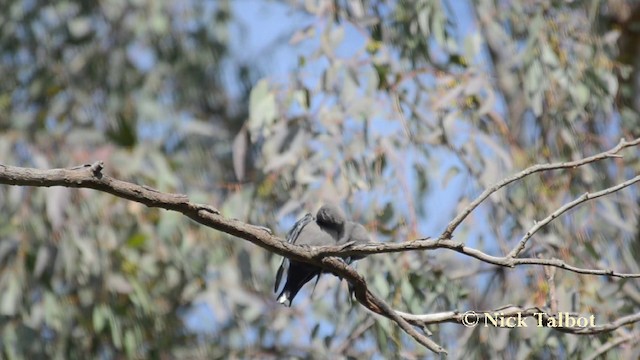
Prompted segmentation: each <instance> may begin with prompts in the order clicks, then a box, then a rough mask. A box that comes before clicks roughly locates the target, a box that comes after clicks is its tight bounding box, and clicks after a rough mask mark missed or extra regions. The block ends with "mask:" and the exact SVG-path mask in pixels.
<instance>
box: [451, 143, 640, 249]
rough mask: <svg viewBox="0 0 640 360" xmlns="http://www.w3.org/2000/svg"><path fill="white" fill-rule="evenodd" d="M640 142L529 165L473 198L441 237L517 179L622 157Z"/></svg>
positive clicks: (452, 230)
mask: <svg viewBox="0 0 640 360" xmlns="http://www.w3.org/2000/svg"><path fill="white" fill-rule="evenodd" d="M638 144H640V138H638V139H635V140H633V141H626V140H624V139H622V140H620V142H619V143H618V145H616V146H615V147H614V148H612V149H611V150H608V151H605V152H602V153H599V154H596V155H593V156H590V157H587V158H584V159H580V160H575V161H568V162H561V163H552V164H538V165H533V166H531V167H528V168H526V169H524V170H523V171H521V172H519V173H517V174H515V175H512V176H510V177H508V178H506V179H503V180H501V181H499V182H498V183H497V184H495V185H493V186H492V187H490V188H488V189H486V190H485V191H483V192H482V194H480V195H479V196H478V197H477V198H476V199H475V200H473V201H472V202H471V203H470V204H469V205H468V206H467V207H466V208H464V209H463V210H462V211H461V212H460V213H458V215H457V216H456V217H455V218H454V219H453V220H451V222H449V224H448V225H447V228H446V230H445V231H444V232H443V233H442V235H440V238H441V239H450V238H451V235H453V232H454V231H455V230H456V228H457V227H458V226H459V225H460V224H461V223H462V222H463V221H464V219H466V218H467V216H469V214H470V213H471V212H472V211H473V210H474V209H475V208H477V207H478V206H479V205H480V204H481V203H482V202H483V201H484V200H485V199H486V198H488V197H489V196H490V195H491V194H493V193H494V192H496V191H498V190H500V189H502V188H503V187H505V186H507V185H509V184H511V183H512V182H514V181H516V180H520V179H522V178H524V177H526V176H529V175H531V174H534V173H537V172H540V171H547V170H558V169H568V168H576V167H578V166H582V165H585V164H589V163H592V162H595V161H598V160H603V159H607V158H613V157H620V156H619V155H617V153H618V152H620V150H622V149H624V148H627V147H630V146H635V145H638Z"/></svg>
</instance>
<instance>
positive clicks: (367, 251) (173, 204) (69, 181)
mask: <svg viewBox="0 0 640 360" xmlns="http://www.w3.org/2000/svg"><path fill="white" fill-rule="evenodd" d="M638 144H640V138H638V139H635V140H633V141H629V142H628V141H625V140H624V139H623V140H621V141H620V143H619V144H618V145H617V146H616V147H614V148H612V149H611V150H608V151H605V152H602V153H600V154H596V155H593V156H591V157H587V158H584V159H580V160H576V161H571V162H563V163H553V164H539V165H534V166H532V167H529V168H527V169H525V170H523V171H521V172H519V173H517V174H515V175H513V176H511V177H508V178H506V179H504V180H502V181H500V182H498V183H497V184H495V185H494V186H492V187H490V188H488V189H487V190H485V191H484V192H483V193H482V194H480V196H478V197H477V198H476V199H475V200H474V201H473V202H471V203H470V204H469V205H468V206H467V207H466V208H465V209H464V210H462V211H461V212H460V213H459V214H458V216H456V217H455V218H454V219H453V220H452V221H451V222H450V223H449V224H448V226H447V228H446V230H445V231H444V232H443V233H442V235H440V237H438V238H437V239H429V238H425V239H419V240H415V241H406V242H401V243H387V244H367V245H358V246H354V245H348V246H334V247H323V248H305V247H301V246H297V245H293V244H289V243H287V242H286V241H283V240H282V239H280V238H278V237H276V236H273V235H272V234H271V232H270V231H269V229H266V228H263V227H260V226H255V225H251V224H247V223H244V222H241V221H239V220H235V219H229V218H226V217H224V216H223V215H222V214H221V213H220V212H219V211H218V210H217V209H216V208H214V207H211V206H209V205H204V204H197V203H193V202H191V201H189V198H188V197H187V196H186V195H181V194H168V193H162V192H160V191H158V190H155V189H153V188H150V187H147V186H141V185H137V184H133V183H129V182H125V181H122V180H118V179H115V178H112V177H110V176H107V175H105V174H103V172H102V170H103V168H104V164H103V163H102V162H101V161H98V162H95V163H93V164H91V165H83V166H78V167H74V168H70V169H51V170H40V169H30V168H21V167H14V166H8V165H2V164H0V183H2V184H7V185H18V186H37V187H51V186H64V187H72V188H90V189H95V190H99V191H103V192H106V193H109V194H112V195H115V196H117V197H121V198H123V199H127V200H131V201H135V202H139V203H142V204H144V205H146V206H148V207H156V208H163V209H166V210H172V211H177V212H180V213H182V214H184V215H185V216H187V217H189V218H191V219H192V220H194V221H196V222H198V223H200V224H202V225H205V226H207V227H210V228H213V229H216V230H219V231H222V232H224V233H227V234H230V235H233V236H236V237H239V238H241V239H244V240H247V241H249V242H251V243H253V244H255V245H257V246H260V247H261V248H264V249H266V250H268V251H270V252H273V253H276V254H278V255H282V256H286V257H288V258H290V259H293V260H297V261H301V262H306V263H310V264H314V265H317V266H321V267H323V268H324V269H326V270H328V271H330V272H332V273H334V274H336V275H338V276H340V277H342V278H345V279H347V281H349V282H350V283H351V284H352V285H353V286H354V290H355V291H354V294H355V297H356V299H357V300H358V302H359V303H360V304H362V305H363V306H364V307H366V308H367V309H369V310H371V311H373V312H374V313H376V314H379V315H382V316H384V317H387V318H389V319H391V320H392V321H394V322H396V323H397V324H398V326H399V327H400V328H401V329H402V330H403V331H405V332H406V333H407V334H409V335H410V336H412V337H413V338H414V339H415V340H416V341H418V342H419V343H420V344H422V345H423V346H425V347H426V348H428V349H430V350H431V351H434V352H436V353H446V351H445V349H444V348H442V347H441V346H440V345H438V344H436V343H435V342H434V341H433V340H431V339H429V338H428V337H427V336H425V335H424V334H422V333H420V332H418V331H417V330H416V329H415V328H414V326H422V325H424V324H427V323H437V322H459V323H460V322H461V321H460V316H461V314H460V313H458V312H447V313H439V314H429V315H413V314H407V313H403V312H399V311H396V310H394V309H392V308H391V307H390V306H389V305H388V304H387V303H386V302H385V301H384V300H382V299H380V298H379V297H378V296H376V295H375V294H374V293H372V292H371V291H370V290H369V288H368V287H367V284H366V281H365V279H364V278H363V277H362V276H361V275H360V274H358V272H356V271H355V270H354V269H353V268H352V267H350V266H348V265H347V264H346V263H344V261H342V260H341V259H340V258H338V257H336V256H340V257H346V256H350V255H372V254H383V253H391V252H403V251H416V250H432V249H442V248H444V249H449V250H453V251H456V252H459V253H461V254H464V255H467V256H469V257H473V258H476V259H478V260H480V261H483V262H486V263H489V264H493V265H498V266H505V267H515V266H520V265H540V266H552V267H556V268H561V269H565V270H568V271H572V272H575V273H580V274H587V275H601V276H610V277H619V278H640V274H633V273H621V272H617V271H614V270H611V269H586V268H579V267H576V266H573V265H569V264H566V263H565V262H563V261H561V260H558V259H539V258H519V257H518V255H519V254H520V253H521V252H522V250H523V249H524V247H525V245H526V242H527V241H528V239H529V238H530V237H531V236H532V235H533V234H534V233H535V232H536V231H537V230H538V229H539V228H541V227H542V226H545V225H547V224H548V223H550V222H551V221H552V220H554V219H555V218H557V217H558V216H560V215H561V214H563V213H564V212H566V211H568V210H569V209H571V208H573V207H575V206H578V205H579V204H582V203H584V202H586V201H588V200H590V199H593V198H596V197H599V196H604V195H607V194H610V193H613V192H615V191H619V190H620V189H622V188H624V187H626V186H629V185H631V184H634V183H636V182H638V181H640V176H637V177H635V178H633V179H630V180H628V181H626V182H624V183H621V184H619V185H616V186H613V187H610V188H607V189H604V190H601V191H599V192H596V193H591V194H590V193H587V194H585V195H583V196H582V197H580V198H578V199H576V200H574V201H572V202H570V203H568V204H566V205H564V206H563V207H561V208H559V209H558V210H556V211H555V212H553V213H552V214H551V215H549V216H548V217H547V218H545V219H544V220H543V221H541V222H540V223H537V224H536V225H534V227H532V228H531V229H530V230H529V231H528V232H527V234H526V235H525V236H524V237H523V238H522V239H521V240H520V242H519V243H518V244H517V245H516V247H515V248H514V249H513V250H512V251H511V252H510V253H509V254H508V255H506V256H493V255H489V254H486V253H484V252H482V251H480V250H478V249H474V248H471V247H468V246H465V245H464V244H463V243H460V242H456V241H453V240H451V236H452V235H453V232H454V231H455V229H456V228H457V227H458V226H459V225H460V224H461V223H462V222H463V221H464V220H465V218H466V217H467V216H468V215H469V214H470V213H471V212H472V211H473V210H475V209H476V208H477V207H478V206H479V205H480V203H482V202H483V201H484V200H486V199H487V198H488V197H489V196H490V195H491V194H493V193H494V192H496V191H498V190H500V189H501V188H503V187H505V186H507V185H509V184H510V183H512V182H514V181H517V180H519V179H522V178H524V177H526V176H528V175H531V174H533V173H536V172H540V171H546V170H557V169H566V168H575V167H578V166H582V165H585V164H588V163H591V162H594V161H598V160H602V159H606V158H615V157H620V155H618V153H619V152H620V151H621V150H622V149H624V148H627V147H630V146H637V145H638ZM516 309H519V310H522V311H524V314H528V311H529V310H530V309H522V308H517V307H516ZM511 310H513V309H511ZM545 316H548V315H545ZM637 321H640V313H639V314H634V315H630V316H627V317H624V318H621V319H618V320H616V322H614V323H611V324H608V325H604V326H598V327H595V328H589V329H570V328H563V329H559V330H560V331H565V332H572V333H576V334H594V333H598V332H604V331H611V330H613V329H616V328H618V327H620V326H623V325H625V324H628V323H632V322H637Z"/></svg>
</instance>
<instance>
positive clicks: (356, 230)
mask: <svg viewBox="0 0 640 360" xmlns="http://www.w3.org/2000/svg"><path fill="white" fill-rule="evenodd" d="M287 241H288V242H289V243H291V244H295V245H303V246H331V245H344V244H347V243H349V242H352V243H353V244H354V245H358V244H365V243H368V242H370V240H369V234H368V233H367V230H366V229H365V228H364V226H362V225H360V224H358V223H355V222H353V221H347V220H346V218H345V216H344V214H343V213H342V211H340V209H338V208H337V207H336V206H334V205H323V206H322V207H321V208H320V210H318V213H317V214H316V216H315V217H313V215H311V214H310V213H308V214H306V215H305V216H304V217H303V218H302V219H300V220H298V221H297V222H296V223H295V225H294V226H293V228H292V229H291V230H290V231H289V233H288V234H287ZM362 257H363V256H357V257H354V256H352V257H348V258H346V259H344V260H345V261H346V262H347V263H348V264H350V263H351V262H353V261H355V260H358V259H361V258H362ZM287 264H288V269H287V281H286V283H285V284H284V288H283V289H282V291H281V292H280V295H278V302H279V303H281V304H286V305H288V306H291V303H292V302H293V299H294V298H295V296H296V294H298V291H300V289H301V288H302V287H303V286H304V284H306V283H307V282H309V281H311V280H312V279H313V278H314V277H317V278H316V284H317V283H318V279H319V278H320V274H321V273H322V272H323V270H322V268H320V267H318V266H315V265H311V264H307V263H304V262H298V261H293V260H288V259H287V258H283V259H282V263H281V264H280V267H279V268H278V272H277V273H276V283H275V286H274V292H277V291H278V288H279V287H280V282H281V281H282V275H283V273H284V271H285V268H286V267H287V266H286V265H287ZM314 289H315V286H314Z"/></svg>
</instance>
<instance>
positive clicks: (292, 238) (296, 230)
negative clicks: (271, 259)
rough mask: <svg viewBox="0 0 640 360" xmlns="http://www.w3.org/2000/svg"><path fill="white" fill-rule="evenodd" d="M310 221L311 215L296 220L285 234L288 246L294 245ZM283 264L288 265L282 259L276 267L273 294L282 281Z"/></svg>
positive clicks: (285, 260) (284, 258)
mask: <svg viewBox="0 0 640 360" xmlns="http://www.w3.org/2000/svg"><path fill="white" fill-rule="evenodd" d="M311 221H313V215H311V214H307V215H305V216H304V217H303V218H302V219H300V220H298V221H297V222H296V223H295V224H294V225H293V228H291V230H289V232H288V233H287V242H288V243H289V244H295V243H296V240H297V239H298V235H300V232H301V231H302V229H303V228H304V227H305V226H307V224H309V223H310V222H311ZM285 262H286V263H287V265H288V261H287V258H286V257H282V262H281V263H280V266H279V267H278V272H277V273H276V283H275V284H274V286H273V292H278V288H279V287H280V282H281V281H282V275H283V274H284V268H285Z"/></svg>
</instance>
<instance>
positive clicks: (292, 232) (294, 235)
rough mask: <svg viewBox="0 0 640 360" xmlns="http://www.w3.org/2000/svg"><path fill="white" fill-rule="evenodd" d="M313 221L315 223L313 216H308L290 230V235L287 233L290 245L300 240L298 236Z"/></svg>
mask: <svg viewBox="0 0 640 360" xmlns="http://www.w3.org/2000/svg"><path fill="white" fill-rule="evenodd" d="M312 221H313V215H311V214H307V215H305V216H304V217H303V218H302V219H300V220H298V221H297V222H296V223H295V224H294V225H293V228H291V230H289V233H287V242H288V243H289V244H295V243H296V240H297V239H298V235H300V231H302V229H303V228H304V227H305V226H307V224H308V223H310V222H312Z"/></svg>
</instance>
